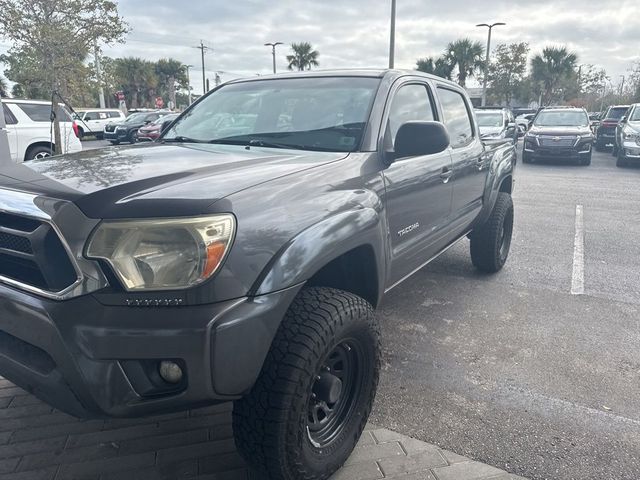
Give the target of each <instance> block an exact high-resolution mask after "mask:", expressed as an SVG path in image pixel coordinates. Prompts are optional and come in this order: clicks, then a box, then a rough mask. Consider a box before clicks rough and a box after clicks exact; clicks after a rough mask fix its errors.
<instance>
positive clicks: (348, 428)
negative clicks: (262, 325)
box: [233, 287, 381, 480]
mask: <svg viewBox="0 0 640 480" xmlns="http://www.w3.org/2000/svg"><path fill="white" fill-rule="evenodd" d="M380 358H381V354H380V333H379V327H378V324H377V321H376V317H375V313H374V310H373V307H372V306H371V305H370V304H369V303H368V302H366V301H365V300H363V299H362V298H360V297H358V296H356V295H353V294H351V293H347V292H344V291H341V290H335V289H331V288H324V287H322V288H321V287H312V288H306V289H304V290H302V291H301V292H300V294H298V296H297V297H296V299H295V300H294V301H293V303H292V305H291V307H290V308H289V310H288V312H287V313H286V315H285V318H284V320H283V321H282V324H281V325H280V328H279V329H278V332H277V334H276V337H275V339H274V341H273V344H272V346H271V349H270V351H269V354H268V355H267V359H266V360H265V363H264V366H263V368H262V372H261V374H260V377H259V378H258V380H257V382H256V384H255V385H254V387H253V388H252V390H251V392H250V393H249V394H248V395H247V396H245V397H244V398H242V399H241V400H238V401H236V402H235V404H234V409H233V430H234V435H235V440H236V445H237V447H238V451H239V452H240V454H241V455H242V456H243V457H244V459H245V460H246V461H247V463H249V465H250V466H251V467H252V468H253V469H254V470H256V471H258V472H263V473H264V474H265V476H266V478H268V479H284V480H298V479H305V480H307V479H308V480H312V479H313V480H316V479H317V480H320V479H326V478H329V477H330V476H331V475H332V474H333V473H334V472H335V471H336V470H338V469H339V468H340V467H341V466H342V465H343V464H344V462H345V461H346V460H347V458H348V457H349V455H350V454H351V452H352V451H353V448H354V447H355V445H356V442H357V441H358V439H359V438H360V435H361V434H362V431H363V429H364V427H365V424H366V422H367V419H368V417H369V413H370V412H371V407H372V405H373V400H374V398H375V393H376V388H377V384H378V375H379V371H380Z"/></svg>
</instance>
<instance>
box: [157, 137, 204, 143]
mask: <svg viewBox="0 0 640 480" xmlns="http://www.w3.org/2000/svg"><path fill="white" fill-rule="evenodd" d="M162 141H163V142H166V143H207V142H205V141H203V140H197V139H195V138H190V137H184V136H182V135H178V136H177V137H172V138H163V139H162Z"/></svg>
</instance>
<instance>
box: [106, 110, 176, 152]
mask: <svg viewBox="0 0 640 480" xmlns="http://www.w3.org/2000/svg"><path fill="white" fill-rule="evenodd" d="M167 115H174V114H172V112H171V111H170V110H155V111H151V112H139V113H133V114H131V115H129V116H128V117H127V118H125V119H123V120H121V121H118V122H110V123H108V124H107V125H106V126H105V127H104V130H103V133H102V136H103V138H104V139H105V140H109V141H110V142H111V143H112V144H113V145H118V144H120V143H136V142H137V141H138V140H139V139H141V140H155V139H156V138H158V136H159V135H160V130H161V128H162V125H161V123H163V122H164V120H162V119H163V118H164V117H166V116H167ZM176 116H177V115H176ZM173 118H175V117H173ZM157 121H160V124H156V125H153V124H154V122H157ZM152 125H153V127H154V128H151V126H152ZM140 129H143V131H142V137H140V136H139V130H140Z"/></svg>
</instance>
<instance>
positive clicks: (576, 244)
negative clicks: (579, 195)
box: [571, 205, 584, 295]
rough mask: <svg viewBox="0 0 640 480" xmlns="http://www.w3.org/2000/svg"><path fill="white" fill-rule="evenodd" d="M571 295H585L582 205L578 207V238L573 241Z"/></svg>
mask: <svg viewBox="0 0 640 480" xmlns="http://www.w3.org/2000/svg"><path fill="white" fill-rule="evenodd" d="M571 294H572V295H583V294H584V216H583V213H582V205H576V236H575V239H574V241H573V273H572V275H571Z"/></svg>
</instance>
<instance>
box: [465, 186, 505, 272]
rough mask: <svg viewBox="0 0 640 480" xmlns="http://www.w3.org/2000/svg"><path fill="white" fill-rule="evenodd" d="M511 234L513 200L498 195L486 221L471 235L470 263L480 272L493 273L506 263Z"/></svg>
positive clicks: (502, 194)
mask: <svg viewBox="0 0 640 480" xmlns="http://www.w3.org/2000/svg"><path fill="white" fill-rule="evenodd" d="M512 234H513V200H512V199H511V195H509V194H508V193H504V192H500V193H498V198H497V200H496V204H495V205H494V207H493V211H492V212H491V215H490V216H489V218H488V219H487V221H486V222H485V223H484V224H483V225H481V226H479V227H478V228H476V229H475V230H474V231H473V232H472V234H471V262H472V263H473V265H474V266H475V267H476V268H477V269H478V270H480V271H482V272H487V273H495V272H498V271H500V270H501V269H502V267H503V266H504V264H505V263H506V262H507V257H508V256H509V249H510V248H511V236H512Z"/></svg>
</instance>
